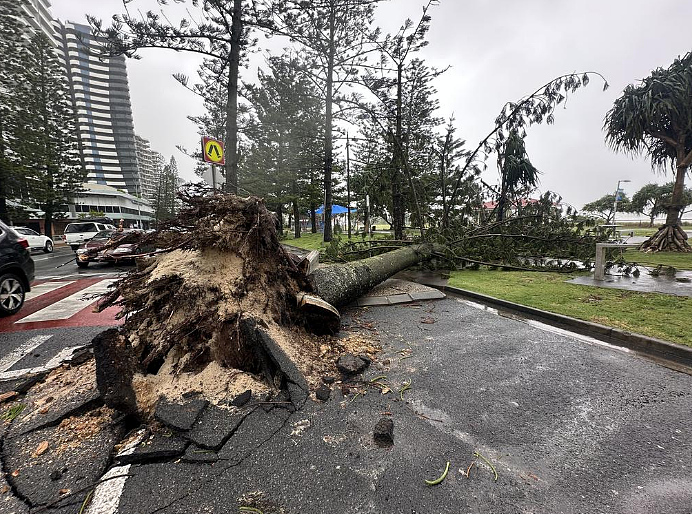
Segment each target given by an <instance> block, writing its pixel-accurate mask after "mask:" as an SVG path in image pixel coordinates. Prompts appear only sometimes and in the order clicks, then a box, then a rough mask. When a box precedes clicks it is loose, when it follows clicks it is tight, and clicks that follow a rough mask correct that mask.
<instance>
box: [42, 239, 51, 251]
mask: <svg viewBox="0 0 692 514" xmlns="http://www.w3.org/2000/svg"><path fill="white" fill-rule="evenodd" d="M52 251H53V242H52V241H46V246H44V247H43V252H44V253H50V252H52Z"/></svg>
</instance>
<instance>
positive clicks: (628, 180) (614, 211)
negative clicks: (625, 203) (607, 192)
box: [613, 178, 632, 231]
mask: <svg viewBox="0 0 692 514" xmlns="http://www.w3.org/2000/svg"><path fill="white" fill-rule="evenodd" d="M625 182H632V181H631V180H630V179H628V178H626V179H622V180H618V187H617V188H616V189H615V200H614V201H613V225H615V215H616V214H617V212H618V194H620V184H621V183H623V184H624V183H625ZM613 231H615V230H614V229H613Z"/></svg>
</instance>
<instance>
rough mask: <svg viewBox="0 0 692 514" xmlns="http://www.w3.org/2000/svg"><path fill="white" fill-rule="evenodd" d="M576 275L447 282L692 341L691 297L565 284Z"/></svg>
mask: <svg viewBox="0 0 692 514" xmlns="http://www.w3.org/2000/svg"><path fill="white" fill-rule="evenodd" d="M575 276H576V275H575V274H572V275H565V274H560V273H537V272H530V271H526V272H522V271H490V270H478V271H455V272H452V274H451V276H450V278H449V285H451V286H455V287H459V288H461V289H468V290H470V291H475V292H478V293H482V294H487V295H489V296H494V297H495V298H501V299H503V300H509V301H511V302H516V303H519V304H522V305H527V306H529V307H535V308H537V309H542V310H546V311H550V312H555V313H557V314H563V315H565V316H571V317H573V318H578V319H583V320H586V321H591V322H594V323H600V324H602V325H607V326H611V327H616V328H620V329H623V330H627V331H630V332H636V333H639V334H644V335H647V336H651V337H656V338H659V339H664V340H666V341H672V342H675V343H680V344H684V345H687V346H692V324H691V323H690V321H691V320H692V298H685V297H679V296H671V295H664V294H657V293H639V292H635V291H622V290H618V289H605V288H600V287H590V286H581V285H577V284H567V283H565V280H569V279H570V278H573V277H575Z"/></svg>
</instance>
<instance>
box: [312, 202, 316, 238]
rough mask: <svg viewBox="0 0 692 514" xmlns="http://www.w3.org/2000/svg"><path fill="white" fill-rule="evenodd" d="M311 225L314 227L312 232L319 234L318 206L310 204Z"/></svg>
mask: <svg viewBox="0 0 692 514" xmlns="http://www.w3.org/2000/svg"><path fill="white" fill-rule="evenodd" d="M310 224H311V225H312V228H311V229H310V231H311V232H312V233H313V234H317V206H316V205H315V204H314V203H311V204H310Z"/></svg>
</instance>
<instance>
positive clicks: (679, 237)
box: [640, 225, 692, 253]
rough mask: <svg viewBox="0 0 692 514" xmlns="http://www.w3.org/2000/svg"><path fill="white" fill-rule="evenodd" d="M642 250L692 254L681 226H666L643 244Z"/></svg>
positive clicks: (691, 248)
mask: <svg viewBox="0 0 692 514" xmlns="http://www.w3.org/2000/svg"><path fill="white" fill-rule="evenodd" d="M640 249H641V250H643V251H646V252H647V253H650V252H660V251H669V252H670V251H672V252H692V247H690V245H689V243H688V242H687V234H686V233H685V231H684V230H682V228H680V225H664V226H662V227H661V228H659V229H658V231H657V232H656V233H655V234H654V235H653V236H651V237H650V238H649V239H648V240H646V241H644V243H642V245H641V247H640Z"/></svg>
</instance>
